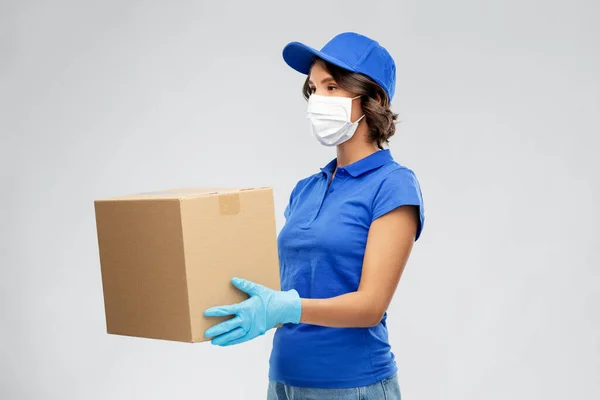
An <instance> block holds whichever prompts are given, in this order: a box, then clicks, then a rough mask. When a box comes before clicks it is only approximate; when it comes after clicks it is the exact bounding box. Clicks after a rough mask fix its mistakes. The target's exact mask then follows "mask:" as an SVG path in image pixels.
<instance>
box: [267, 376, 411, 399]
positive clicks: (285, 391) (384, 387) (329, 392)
mask: <svg viewBox="0 0 600 400" xmlns="http://www.w3.org/2000/svg"><path fill="white" fill-rule="evenodd" d="M267 400H401V399H400V386H399V384H398V375H397V374H394V375H392V376H390V377H389V378H385V379H383V380H381V381H379V382H376V383H374V384H372V385H368V386H360V387H355V388H348V389H316V388H315V389H313V388H305V387H297V386H288V385H284V384H282V383H279V382H273V381H270V382H269V390H268V393H267Z"/></svg>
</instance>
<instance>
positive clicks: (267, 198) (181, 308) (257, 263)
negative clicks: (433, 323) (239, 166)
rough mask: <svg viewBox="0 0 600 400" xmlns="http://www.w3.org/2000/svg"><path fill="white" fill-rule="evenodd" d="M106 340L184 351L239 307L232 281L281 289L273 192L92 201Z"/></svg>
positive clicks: (187, 192) (170, 193) (197, 192)
mask: <svg viewBox="0 0 600 400" xmlns="http://www.w3.org/2000/svg"><path fill="white" fill-rule="evenodd" d="M94 208H95V213H96V228H97V234H98V246H99V256H100V268H101V276H102V289H103V295H104V306H105V317H106V328H107V332H108V333H110V334H117V335H127V336H136V337H144V338H154V339H165V340H174V341H184V342H200V341H204V340H208V339H207V338H205V337H204V331H205V330H206V329H208V328H209V327H210V326H212V325H214V324H216V323H218V322H221V321H223V320H226V319H228V318H230V317H216V318H215V317H205V316H204V310H205V309H207V308H208V307H212V306H216V305H225V304H232V303H236V302H239V301H243V300H245V299H247V298H248V295H246V294H245V293H242V292H240V291H239V290H238V289H236V288H235V287H234V286H233V285H232V284H231V278H232V277H234V276H237V277H241V278H245V279H249V280H251V281H254V282H257V283H260V284H262V285H265V286H268V287H270V288H272V289H275V290H279V289H280V286H279V261H278V255H277V239H276V224H275V213H274V204H273V191H272V189H270V188H258V189H255V188H251V189H204V188H202V189H177V190H166V191H160V192H153V193H144V194H137V195H130V196H124V197H114V198H107V199H100V200H96V201H95V202H94Z"/></svg>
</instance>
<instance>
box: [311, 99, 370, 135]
mask: <svg viewBox="0 0 600 400" xmlns="http://www.w3.org/2000/svg"><path fill="white" fill-rule="evenodd" d="M359 97H360V96H356V97H354V98H350V97H338V96H320V95H317V94H312V95H311V96H310V97H309V98H308V110H307V115H306V117H307V118H308V119H310V128H311V132H312V134H313V135H314V136H315V137H316V138H317V140H318V141H319V142H320V143H321V144H322V145H324V146H337V145H339V144H342V143H344V142H346V141H347V140H349V139H350V138H352V135H354V132H355V131H356V128H357V127H358V123H359V122H360V120H361V119H363V117H364V115H363V116H362V117H360V118H359V119H358V120H357V121H356V122H351V120H350V118H351V115H352V100H354V99H357V98H359Z"/></svg>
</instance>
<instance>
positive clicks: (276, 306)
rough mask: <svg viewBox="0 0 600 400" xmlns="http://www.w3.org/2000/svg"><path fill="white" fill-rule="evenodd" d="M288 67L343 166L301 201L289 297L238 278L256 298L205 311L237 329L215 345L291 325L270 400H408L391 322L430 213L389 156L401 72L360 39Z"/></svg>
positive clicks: (312, 185)
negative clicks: (298, 77) (403, 396)
mask: <svg viewBox="0 0 600 400" xmlns="http://www.w3.org/2000/svg"><path fill="white" fill-rule="evenodd" d="M283 58H284V60H285V62H286V63H287V64H288V65H289V66H290V67H291V68H293V69H295V70H296V71H298V72H300V73H302V74H305V75H306V81H305V84H304V88H303V94H304V96H305V98H306V99H307V100H308V110H307V117H308V119H309V121H310V124H309V126H310V130H311V132H312V134H313V135H314V137H315V139H316V140H317V141H318V142H319V143H320V144H322V145H324V146H335V147H336V150H337V157H336V158H335V159H333V160H332V161H331V162H329V163H327V164H326V165H324V166H323V167H322V168H320V170H319V171H317V172H316V173H314V174H313V175H311V176H308V177H306V178H304V179H302V180H300V181H299V182H298V183H297V184H296V186H295V187H294V189H293V190H292V192H291V195H290V198H289V203H288V205H287V207H286V209H285V218H286V222H285V224H284V226H283V228H282V230H281V232H280V233H279V236H278V249H279V250H278V251H279V261H280V268H281V269H280V271H281V291H276V290H272V289H270V288H267V287H264V286H261V285H259V284H256V283H254V282H250V281H248V280H244V279H241V278H233V280H232V283H233V285H235V286H236V287H237V288H238V289H240V290H242V291H244V292H245V293H247V294H248V295H249V296H250V297H249V299H247V300H245V301H243V302H240V303H238V304H232V305H224V306H218V307H212V308H210V309H208V310H206V312H205V315H206V316H232V318H231V319H228V320H226V321H224V322H221V323H219V324H216V325H215V326H213V327H211V328H209V329H208V330H207V331H206V333H205V334H206V336H207V337H210V338H212V343H213V344H215V345H221V346H229V345H234V344H238V343H242V342H245V341H248V340H251V339H253V338H255V337H257V336H259V335H263V334H264V333H265V332H266V331H267V330H269V329H271V328H274V327H276V326H277V325H280V324H281V325H280V326H279V327H278V328H277V330H276V331H275V335H274V341H273V349H272V353H271V358H270V371H269V379H270V382H269V388H268V399H272V400H275V399H289V400H293V399H359V398H360V399H388V400H389V399H400V390H399V385H398V378H397V366H396V363H395V358H394V355H393V353H392V351H391V348H390V345H389V343H388V332H387V325H386V319H387V314H386V310H387V308H388V305H389V304H390V301H391V299H392V297H393V294H394V291H395V290H396V286H397V284H398V282H399V280H400V277H401V274H402V271H403V269H404V266H405V264H406V262H407V260H408V258H409V254H410V252H411V250H412V246H413V243H414V241H416V240H417V239H418V238H419V236H420V234H421V231H422V229H423V222H424V210H423V201H422V195H421V190H420V186H419V183H418V180H417V178H416V176H415V174H414V173H413V171H412V170H410V169H409V168H407V167H405V166H403V165H401V164H399V163H398V162H396V161H395V160H394V158H393V157H392V155H391V153H390V150H389V149H388V148H385V147H384V146H385V145H387V143H388V139H389V138H390V137H391V136H392V135H393V134H394V132H395V121H396V117H397V116H396V114H394V113H392V111H391V110H390V101H391V100H392V98H393V96H394V90H395V80H396V79H395V76H396V67H395V63H394V60H393V59H392V57H391V56H390V54H389V53H388V51H387V50H386V49H385V48H383V47H382V46H381V45H379V43H378V42H376V41H374V40H372V39H370V38H368V37H365V36H363V35H360V34H357V33H352V32H346V33H342V34H339V35H337V36H335V37H334V38H333V39H331V40H330V41H329V42H328V43H327V44H326V45H325V46H324V47H323V48H322V49H321V50H320V51H319V50H316V49H314V48H312V47H309V46H306V45H304V44H301V43H298V42H292V43H290V44H288V45H287V46H286V47H285V48H284V50H283Z"/></svg>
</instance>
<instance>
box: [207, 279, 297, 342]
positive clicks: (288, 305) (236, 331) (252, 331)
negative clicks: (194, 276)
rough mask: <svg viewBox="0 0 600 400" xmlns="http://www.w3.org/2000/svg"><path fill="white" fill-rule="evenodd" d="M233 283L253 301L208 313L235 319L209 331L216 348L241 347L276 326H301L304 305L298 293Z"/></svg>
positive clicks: (238, 280) (234, 281)
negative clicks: (238, 345)
mask: <svg viewBox="0 0 600 400" xmlns="http://www.w3.org/2000/svg"><path fill="white" fill-rule="evenodd" d="M231 283H232V284H233V285H234V286H235V287H236V288H238V289H239V290H241V291H243V292H245V293H247V294H248V295H249V296H250V298H249V299H247V300H244V301H242V302H241V303H237V304H232V305H226V306H217V307H211V308H209V309H207V310H206V311H204V315H205V316H207V317H225V316H228V315H235V317H233V318H231V319H229V320H227V321H223V322H221V323H219V324H217V325H214V326H212V327H211V328H209V329H207V330H206V332H205V333H204V336H206V337H212V338H213V339H212V343H213V344H215V345H218V346H230V345H234V344H239V343H242V342H246V341H248V340H251V339H254V338H255V337H257V336H260V335H263V334H264V333H265V332H266V331H268V330H269V329H271V328H273V327H275V326H276V325H279V324H287V323H294V324H297V323H299V322H300V315H301V314H302V302H301V299H300V296H299V295H298V292H297V291H295V290H293V289H292V290H288V291H277V290H273V289H269V288H267V287H265V286H263V285H259V284H257V283H254V282H251V281H248V280H246V279H241V278H233V279H232V280H231Z"/></svg>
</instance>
